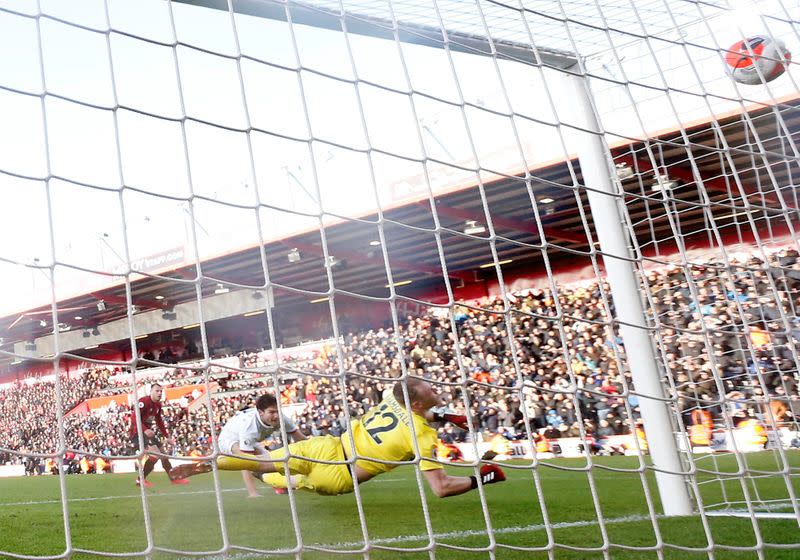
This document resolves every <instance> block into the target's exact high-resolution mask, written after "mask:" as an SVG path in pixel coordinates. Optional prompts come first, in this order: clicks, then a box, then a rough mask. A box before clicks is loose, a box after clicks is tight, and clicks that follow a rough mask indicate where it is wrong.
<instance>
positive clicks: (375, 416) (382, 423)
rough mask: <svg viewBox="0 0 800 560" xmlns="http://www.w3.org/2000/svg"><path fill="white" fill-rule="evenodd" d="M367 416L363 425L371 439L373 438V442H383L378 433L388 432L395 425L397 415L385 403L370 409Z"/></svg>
mask: <svg viewBox="0 0 800 560" xmlns="http://www.w3.org/2000/svg"><path fill="white" fill-rule="evenodd" d="M368 416H369V418H367V419H366V420H365V421H364V427H365V428H366V429H367V433H368V434H369V435H370V436H371V437H372V439H374V440H375V443H377V444H379V445H380V444H381V443H383V441H381V437H380V434H382V433H383V432H390V431H392V430H394V429H395V428H396V427H397V424H398V420H397V416H395V415H394V414H393V413H392V412H390V411H389V407H388V405H387V404H386V403H383V404H381V405H380V406H379V407H378V408H377V410H374V411H370V414H369V415H368Z"/></svg>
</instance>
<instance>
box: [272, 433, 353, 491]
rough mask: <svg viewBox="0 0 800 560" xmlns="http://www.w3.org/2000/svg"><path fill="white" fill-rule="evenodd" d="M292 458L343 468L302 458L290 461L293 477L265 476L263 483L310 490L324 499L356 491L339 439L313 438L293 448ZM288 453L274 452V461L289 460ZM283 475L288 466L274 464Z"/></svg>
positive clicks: (282, 475)
mask: <svg viewBox="0 0 800 560" xmlns="http://www.w3.org/2000/svg"><path fill="white" fill-rule="evenodd" d="M288 451H289V453H291V455H293V456H296V455H299V456H302V457H308V458H310V459H318V460H321V461H332V462H334V461H336V462H338V461H341V462H342V464H326V463H315V462H312V461H308V460H306V459H301V458H299V457H290V458H289V460H288V465H289V473H290V476H289V477H288V478H287V477H286V476H285V475H284V474H280V475H279V476H275V475H272V474H265V475H262V477H261V480H263V481H264V482H265V483H267V484H269V485H271V486H273V487H279V488H280V487H283V488H285V487H287V486H288V485H289V484H291V485H292V487H293V488H298V489H303V490H310V491H312V492H316V493H317V494H322V495H337V494H346V493H348V492H352V491H353V479H352V477H351V476H350V471H349V468H348V466H347V465H346V464H344V460H345V457H344V450H343V448H342V444H341V442H340V441H339V438H334V437H331V436H322V437H312V438H309V439H306V440H304V441H298V442H294V443H291V444H289V449H288ZM286 454H287V453H286V449H285V448H281V449H277V450H275V451H272V452H271V453H270V455H271V456H272V458H273V459H281V458H285V457H286ZM274 464H275V465H276V466H277V467H278V468H279V470H278V472H279V473H283V471H284V465H285V463H284V462H282V461H281V462H278V461H276V462H275V463H274Z"/></svg>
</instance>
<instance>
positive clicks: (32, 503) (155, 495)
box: [0, 488, 245, 507]
mask: <svg viewBox="0 0 800 560" xmlns="http://www.w3.org/2000/svg"><path fill="white" fill-rule="evenodd" d="M244 490H245V489H244V488H223V489H222V491H223V492H244ZM214 493H215V491H214V490H195V491H184V492H167V493H164V494H158V493H155V492H148V493H147V497H148V498H168V497H170V496H188V495H192V494H214ZM141 497H142V495H141V494H128V495H125V496H98V497H93V498H69V499H68V500H67V502H68V503H72V502H102V501H108V500H127V499H131V498H141ZM60 503H61V500H38V501H30V502H0V507H5V506H39V505H46V504H60Z"/></svg>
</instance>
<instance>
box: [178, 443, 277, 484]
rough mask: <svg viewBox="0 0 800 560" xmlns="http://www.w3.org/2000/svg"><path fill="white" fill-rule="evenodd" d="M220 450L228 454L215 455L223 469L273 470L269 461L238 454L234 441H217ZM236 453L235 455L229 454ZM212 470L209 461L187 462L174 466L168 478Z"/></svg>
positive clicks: (190, 475) (218, 464) (260, 471)
mask: <svg viewBox="0 0 800 560" xmlns="http://www.w3.org/2000/svg"><path fill="white" fill-rule="evenodd" d="M219 446H220V451H221V452H222V453H227V454H230V455H220V456H219V457H217V460H216V463H217V468H218V469H220V470H223V471H252V472H258V473H262V472H275V471H276V469H275V467H273V466H272V463H271V462H269V461H259V460H258V459H256V458H255V456H252V457H253V458H252V459H250V458H247V457H246V456H244V455H240V453H242V452H240V450H239V445H238V443H234V442H223V441H220V442H219ZM231 455H236V456H231ZM212 470H213V468H212V465H211V462H210V461H202V462H199V463H187V464H185V465H180V466H177V467H175V468H174V469H172V470H171V471H170V473H169V474H170V478H189V477H192V476H196V475H198V474H203V473H209V472H211V471H212Z"/></svg>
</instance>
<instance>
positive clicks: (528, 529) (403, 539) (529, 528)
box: [175, 515, 663, 560]
mask: <svg viewBox="0 0 800 560" xmlns="http://www.w3.org/2000/svg"><path fill="white" fill-rule="evenodd" d="M656 517H657V518H661V517H663V516H661V515H657V516H656ZM649 519H650V516H649V515H627V516H624V517H614V518H611V519H606V520H605V524H606V525H610V524H614V523H627V522H631V521H648V520H649ZM593 525H599V522H598V521H597V520H596V519H593V520H591V521H563V522H560V523H551V524H550V525H549V527H550V528H551V529H572V528H575V527H591V526H593ZM547 527H548V525H545V524H544V523H539V524H536V525H517V526H513V527H500V528H497V529H492V534H494V535H505V534H512V533H532V532H535V531H543V530H545V529H546V528H547ZM487 533H488V531H487V530H486V529H468V530H465V531H450V532H448V533H434V534H433V539H434V540H440V539H458V538H464V537H476V536H482V535H486V534H487ZM428 539H429V536H428V535H399V536H397V537H386V538H378V539H372V540H371V541H370V543H371V544H379V545H392V544H399V543H408V542H419V541H427V540H428ZM307 544H308V545H310V546H318V547H322V548H331V549H348V548H356V547H359V548H360V547H362V546H363V545H364V543H363V542H361V541H353V542H339V543H331V544H318V543H307ZM290 552H291V550H290V549H283V550H275V551H270V552H268V553H265V552H239V553H233V554H231V553H228V554H216V555H214V556H204V557H202V558H203V560H246V559H248V558H265V557H270V556H278V555H283V554H289V553H290ZM175 560H198V557H197V556H180V557H178V558H176V559H175Z"/></svg>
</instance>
